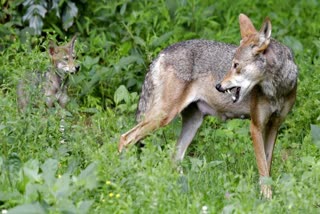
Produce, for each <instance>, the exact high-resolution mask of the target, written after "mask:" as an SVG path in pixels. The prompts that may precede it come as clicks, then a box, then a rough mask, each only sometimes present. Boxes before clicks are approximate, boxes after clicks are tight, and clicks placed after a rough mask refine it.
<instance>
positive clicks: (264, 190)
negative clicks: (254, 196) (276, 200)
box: [261, 184, 272, 200]
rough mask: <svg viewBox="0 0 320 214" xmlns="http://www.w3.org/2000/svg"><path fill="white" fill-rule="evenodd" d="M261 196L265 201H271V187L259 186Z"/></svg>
mask: <svg viewBox="0 0 320 214" xmlns="http://www.w3.org/2000/svg"><path fill="white" fill-rule="evenodd" d="M261 195H262V196H263V197H264V198H266V199H269V200H270V199H272V190H271V185H267V184H261Z"/></svg>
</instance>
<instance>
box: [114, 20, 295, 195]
mask: <svg viewBox="0 0 320 214" xmlns="http://www.w3.org/2000/svg"><path fill="white" fill-rule="evenodd" d="M239 22H240V31H241V37H242V40H241V42H240V46H239V47H236V46H233V45H229V44H224V43H220V42H213V41H205V40H190V41H185V42H181V43H177V44H174V45H172V46H169V47H168V48H166V49H165V50H163V51H162V52H161V53H160V54H159V56H158V57H157V58H156V59H155V60H154V61H153V62H152V64H151V66H150V70H149V72H148V73H147V75H146V78H145V81H144V85H143V87H142V93H141V96H140V101H139V106H138V111H137V120H138V122H139V123H138V124H137V125H136V126H135V127H134V128H132V129H131V130H129V131H128V132H127V133H125V134H123V135H121V138H120V142H119V151H120V152H121V151H122V150H123V148H124V147H125V146H127V145H129V144H133V143H136V142H137V141H139V140H140V139H142V138H144V137H145V136H146V135H147V134H148V133H149V132H151V131H153V130H155V129H157V128H159V127H162V126H165V125H167V124H168V123H170V121H171V120H172V119H173V118H174V117H175V116H176V115H177V114H179V113H181V116H182V130H181V134H180V137H179V139H178V142H177V145H176V147H177V149H176V153H175V160H176V161H181V160H182V159H183V157H184V154H185V151H186V149H187V147H188V146H189V144H190V143H191V141H192V139H193V137H194V136H195V134H196V132H197V130H198V128H199V127H200V125H201V123H202V121H203V118H204V117H205V116H206V115H212V116H215V117H218V118H221V119H223V120H226V119H232V118H251V125H250V132H251V137H252V141H253V147H254V152H255V156H256V161H257V165H258V170H259V174H260V177H261V178H263V177H269V176H270V171H271V160H272V153H273V148H274V144H275V141H276V137H277V132H278V128H279V127H280V125H281V123H282V122H283V121H284V119H285V117H286V116H287V114H288V113H289V111H290V110H291V108H292V106H293V104H294V102H295V99H296V89H297V75H298V69H297V66H296V65H295V63H294V60H293V54H292V52H291V51H290V49H289V48H287V47H286V46H284V45H282V44H281V43H279V42H277V41H276V40H274V39H272V38H271V22H270V20H269V18H266V19H265V21H264V23H263V25H262V28H261V30H260V31H257V30H256V29H255V28H254V26H253V24H252V22H251V21H250V19H249V18H248V17H247V16H245V15H243V14H241V15H240V16H239ZM230 65H231V68H230ZM214 87H215V88H214ZM221 92H227V93H221ZM261 192H262V194H263V195H264V196H265V197H267V198H271V196H272V192H271V187H270V186H269V185H266V184H264V183H263V182H262V183H261Z"/></svg>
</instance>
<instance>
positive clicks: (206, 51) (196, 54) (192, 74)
mask: <svg viewBox="0 0 320 214" xmlns="http://www.w3.org/2000/svg"><path fill="white" fill-rule="evenodd" d="M235 49H236V46H235V45H231V44H225V43H221V42H215V41H208V40H188V41H184V42H180V43H176V44H174V45H171V46H169V47H167V48H166V49H164V50H163V51H161V52H160V54H159V55H158V57H157V58H156V59H155V60H154V61H153V62H152V63H151V65H150V68H149V71H148V73H147V74H146V77H145V80H144V83H143V86H142V91H141V95H140V100H139V105H138V109H137V114H136V117H137V120H138V121H140V120H141V117H143V115H144V114H145V112H146V111H147V110H148V109H150V107H151V105H152V103H153V102H154V99H155V97H156V96H159V95H160V94H156V93H157V90H155V87H157V88H158V87H161V85H162V84H163V82H164V81H166V80H165V79H164V78H165V77H166V75H167V74H168V73H169V72H173V73H174V75H175V76H176V78H178V79H179V80H181V81H184V82H185V83H186V84H188V83H191V82H192V81H193V80H196V79H199V78H203V77H206V76H213V77H214V78H215V79H216V81H219V80H220V79H222V77H223V75H224V73H225V71H226V70H227V69H228V68H229V65H230V61H231V59H232V56H233V54H234V52H235ZM162 68H163V70H161V69H162Z"/></svg>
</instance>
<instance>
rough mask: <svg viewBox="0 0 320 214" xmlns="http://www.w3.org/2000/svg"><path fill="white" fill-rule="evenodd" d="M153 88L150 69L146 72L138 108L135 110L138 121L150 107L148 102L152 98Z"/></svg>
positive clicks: (150, 101)
mask: <svg viewBox="0 0 320 214" xmlns="http://www.w3.org/2000/svg"><path fill="white" fill-rule="evenodd" d="M153 90H154V83H153V79H152V70H151V69H150V71H149V72H148V73H147V74H146V77H145V79H144V83H143V86H142V91H141V95H140V100H139V104H138V109H137V112H136V120H137V121H138V122H139V121H141V119H142V117H143V116H144V114H145V113H146V111H147V110H149V108H150V104H151V103H152V100H153Z"/></svg>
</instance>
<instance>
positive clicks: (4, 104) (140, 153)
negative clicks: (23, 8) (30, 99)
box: [0, 1, 320, 213]
mask: <svg viewBox="0 0 320 214" xmlns="http://www.w3.org/2000/svg"><path fill="white" fill-rule="evenodd" d="M172 2H175V1H172ZM175 3H176V2H175ZM231 5H232V6H231ZM319 6H320V5H319V3H318V2H317V1H292V2H290V1H288V2H284V1H281V2H279V1H267V2H263V3H261V2H260V1H257V2H255V3H252V2H251V1H250V2H249V1H248V2H246V1H239V2H234V1H230V2H229V1H226V2H221V3H212V4H211V3H208V2H205V3H204V2H202V3H201V1H189V2H188V3H185V4H183V3H181V2H180V3H179V4H178V3H176V5H175V4H174V3H172V4H171V3H170V1H168V2H157V3H153V4H151V3H150V2H149V3H148V2H147V1H146V2H143V3H142V2H140V3H132V4H129V5H128V9H127V12H126V16H123V17H120V18H119V19H120V21H119V26H118V28H117V29H115V30H114V31H116V30H117V33H119V32H122V33H123V35H125V36H124V38H123V39H122V40H121V39H120V38H118V37H116V36H115V35H114V37H111V39H110V38H109V37H107V39H108V40H110V41H108V42H109V43H108V45H110V46H107V47H108V48H110V49H111V50H107V51H106V52H101V51H102V50H101V49H99V47H100V46H99V44H100V43H99V42H101V40H98V39H101V38H104V37H103V36H101V35H102V34H101V35H100V34H98V33H97V32H92V35H90V36H83V37H81V36H80V38H79V41H78V43H77V50H78V53H79V55H80V56H79V61H80V62H81V71H80V74H77V75H76V76H75V77H74V78H73V80H72V82H71V87H70V94H71V95H72V100H71V102H70V103H69V105H68V107H67V110H63V109H60V108H55V109H49V110H45V109H44V108H43V107H41V106H40V107H39V108H37V109H32V110H31V111H32V112H31V113H30V114H27V115H24V116H21V114H19V113H18V111H17V104H16V95H15V94H16V89H15V87H16V84H17V81H18V79H20V78H21V77H22V76H23V75H24V74H25V73H27V72H30V71H32V70H35V69H37V70H38V69H39V70H45V69H46V67H47V65H48V63H49V61H48V59H47V53H46V52H43V50H44V49H45V48H46V46H47V43H48V41H47V40H46V39H45V38H43V37H38V38H35V37H30V40H27V41H26V42H23V41H21V40H19V39H17V40H16V41H14V42H12V43H11V45H10V46H8V48H6V49H5V50H3V51H2V52H1V53H0V56H1V61H0V71H1V73H0V77H1V82H0V84H1V85H0V89H1V90H0V97H1V99H0V109H1V114H0V142H1V144H0V149H1V152H0V155H1V156H0V168H1V171H0V210H10V211H9V213H319V212H320V192H319V186H320V153H319V147H317V146H316V145H315V143H317V142H318V141H319V138H318V137H317V136H318V132H319V131H320V129H319V124H320V122H319V120H320V118H319V117H320V108H319V104H320V95H319V93H320V90H319V85H320V80H319V74H320V73H319V70H320V58H319V56H320V51H319V50H320V49H319V48H320V39H319V35H320V28H319V27H318V26H319V23H320V15H319V13H318V9H317V8H319ZM172 8H174V9H172ZM248 8H250V9H248ZM240 12H243V13H247V14H248V15H249V16H250V17H251V18H252V20H253V22H254V24H255V25H256V26H257V28H258V27H259V26H260V24H261V23H262V21H263V19H264V17H265V16H267V15H268V16H270V19H271V21H272V25H273V33H272V35H273V37H274V38H276V39H278V40H279V41H281V42H283V43H285V44H286V45H288V46H290V47H291V48H292V49H293V50H294V52H295V59H296V63H297V65H298V66H299V69H300V75H299V86H298V99H297V102H296V105H295V107H294V109H293V110H292V112H291V113H290V115H289V116H288V118H287V120H286V121H285V123H284V124H283V125H282V126H281V129H280V132H279V136H278V140H277V144H276V148H275V151H274V159H273V169H272V180H270V181H268V182H270V183H271V184H272V186H273V192H274V194H273V195H274V197H273V199H272V200H270V201H268V200H265V199H262V198H261V197H260V194H259V186H258V170H257V167H256V163H255V157H254V153H253V148H252V145H251V144H252V143H251V140H250V134H249V121H243V120H232V121H229V122H227V123H222V122H221V121H219V120H217V119H215V118H212V117H211V118H206V120H205V122H204V124H203V125H202V127H201V130H200V131H199V133H198V134H197V136H196V138H195V140H194V141H193V143H192V145H191V146H190V148H189V149H188V151H187V152H188V153H187V154H186V158H185V160H184V162H183V163H182V165H183V169H184V173H183V174H180V173H178V172H177V171H176V170H175V169H174V167H173V165H172V162H171V155H172V153H173V151H174V145H175V142H176V139H177V137H178V135H179V132H180V125H181V120H180V118H177V119H175V121H173V123H171V124H170V125H169V126H168V127H166V128H163V129H161V130H159V131H157V132H155V133H152V134H151V135H150V136H149V137H148V138H146V139H145V140H144V142H145V144H146V145H145V147H143V148H142V149H140V150H139V149H138V148H137V147H131V148H130V149H129V150H126V151H125V153H123V154H121V155H119V154H118V153H117V143H118V140H119V136H120V134H121V133H124V132H126V131H127V130H129V129H130V128H131V127H132V126H133V125H134V123H135V122H134V112H135V108H136V104H137V102H138V94H137V92H138V93H139V88H140V86H141V81H142V80H143V75H144V73H145V72H144V71H145V70H147V66H148V63H149V62H150V60H151V59H152V58H153V57H154V56H155V55H156V54H157V53H158V52H159V51H160V50H161V49H162V48H163V47H165V46H167V45H169V44H171V43H173V42H177V41H181V40H184V39H190V38H206V39H214V40H219V41H224V42H231V43H238V42H239V28H238V23H237V17H238V15H239V13H240ZM154 13H156V15H154V16H153V15H152V14H154ZM172 14H173V15H172ZM169 31H170V33H168V32H169ZM103 32H104V34H103V35H107V34H108V35H109V34H111V33H112V29H110V28H109V29H105V30H103ZM108 32H111V33H108ZM142 32H144V33H142ZM115 34H116V33H115ZM120 35H121V34H120V33H119V36H120ZM131 36H133V37H131ZM95 78H96V79H99V80H96V79H95ZM120 85H124V86H125V87H123V86H121V87H120ZM62 117H63V118H64V121H61V118H62ZM62 123H63V125H64V127H65V131H64V132H61V124H62ZM311 125H313V126H312V127H313V132H311ZM62 140H63V141H64V143H61V141H62Z"/></svg>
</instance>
